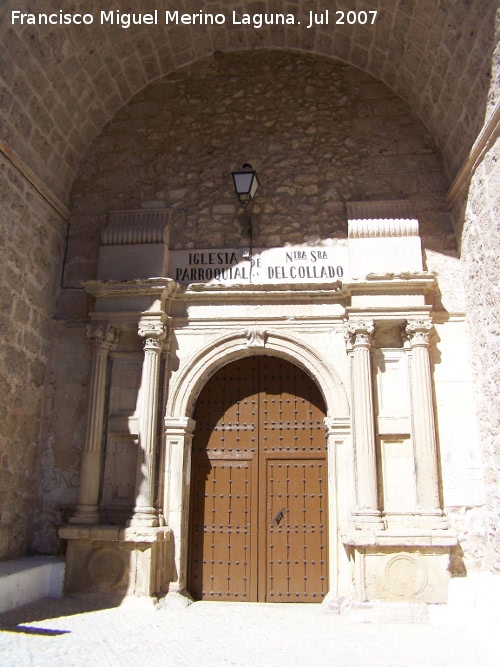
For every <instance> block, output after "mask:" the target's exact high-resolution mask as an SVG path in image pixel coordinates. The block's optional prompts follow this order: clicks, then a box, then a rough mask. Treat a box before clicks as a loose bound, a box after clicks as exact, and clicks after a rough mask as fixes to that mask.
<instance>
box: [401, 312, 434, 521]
mask: <svg viewBox="0 0 500 667" xmlns="http://www.w3.org/2000/svg"><path fill="white" fill-rule="evenodd" d="M432 329H433V325H432V322H431V321H430V320H416V321H413V322H408V325H407V326H406V329H405V331H406V334H407V336H408V341H409V343H410V347H411V400H412V419H413V440H414V445H413V446H414V451H415V467H416V486H417V503H418V506H419V510H420V511H422V512H423V513H424V514H432V515H438V516H440V515H441V514H442V512H441V508H440V500H439V480H438V465H437V445H436V431H435V423H434V403H433V395H432V378H431V365H430V359H429V339H430V336H431V332H432Z"/></svg>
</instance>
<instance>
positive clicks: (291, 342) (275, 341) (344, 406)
mask: <svg viewBox="0 0 500 667" xmlns="http://www.w3.org/2000/svg"><path fill="white" fill-rule="evenodd" d="M261 355H271V356H273V357H278V358H281V359H284V360H286V361H287V362H290V363H292V364H293V365H295V366H297V367H299V368H300V369H302V371H305V372H306V373H307V375H308V376H309V377H310V378H311V380H312V381H313V382H314V383H315V384H316V385H317V387H318V389H319V391H320V392H321V394H322V399H323V400H324V405H325V407H326V415H327V416H326V419H325V420H324V421H325V429H326V436H327V452H328V458H327V465H328V485H329V492H328V498H329V500H328V515H329V543H328V552H329V562H328V571H329V579H330V592H333V593H334V594H336V586H337V581H338V576H337V575H338V553H339V535H338V518H337V504H336V491H335V488H333V487H334V483H335V479H336V476H337V473H336V445H338V444H341V443H343V442H345V441H346V440H347V439H348V437H349V435H350V416H349V407H348V401H347V395H346V393H345V390H344V387H343V384H342V382H341V380H340V379H339V377H338V375H337V374H336V372H335V370H334V369H333V368H332V367H331V366H330V365H327V363H325V361H323V360H322V359H321V356H320V354H319V352H317V351H315V350H313V349H311V348H310V347H308V346H307V345H305V344H303V343H301V342H300V341H298V340H296V339H294V338H292V337H290V336H288V335H287V336H284V335H282V334H279V333H277V332H274V331H273V332H270V331H269V332H264V331H260V330H254V331H251V332H249V331H247V332H241V333H238V334H232V335H229V336H226V337H222V338H219V339H217V340H215V341H213V342H212V344H211V345H210V346H208V348H204V349H203V350H201V351H200V352H198V353H197V354H196V355H194V358H192V359H191V360H189V361H188V362H187V363H186V365H185V366H184V368H183V369H181V370H180V371H179V373H178V375H177V376H176V378H175V380H174V381H173V383H172V385H171V387H170V391H169V400H168V402H167V415H166V418H165V434H166V442H165V447H166V455H165V462H166V465H165V489H164V511H165V519H166V522H167V524H168V525H169V526H170V527H171V528H172V531H173V538H174V549H175V561H176V562H175V566H176V571H177V583H175V584H173V585H171V590H172V588H173V589H174V590H175V589H177V590H179V591H181V590H184V589H185V588H186V583H187V566H188V531H189V502H190V479H191V465H192V461H191V450H192V447H191V445H192V438H193V432H194V429H195V428H196V423H195V421H194V419H193V415H194V406H195V404H196V399H197V398H198V396H199V394H200V391H201V390H202V388H203V386H204V385H205V384H206V382H207V381H208V380H209V378H210V377H211V376H213V375H214V374H215V373H216V372H217V371H218V370H219V369H220V368H221V367H222V366H225V365H227V364H229V363H231V362H234V361H236V360H238V359H244V358H247V357H251V356H261Z"/></svg>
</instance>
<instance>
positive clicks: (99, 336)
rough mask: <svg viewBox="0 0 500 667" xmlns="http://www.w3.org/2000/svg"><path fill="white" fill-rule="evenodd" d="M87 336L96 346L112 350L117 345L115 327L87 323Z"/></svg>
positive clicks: (117, 332) (116, 330)
mask: <svg viewBox="0 0 500 667" xmlns="http://www.w3.org/2000/svg"><path fill="white" fill-rule="evenodd" d="M87 337H88V338H89V339H90V340H91V341H93V343H94V345H95V347H96V348H100V349H103V350H108V351H109V350H113V349H115V348H116V346H117V345H118V337H119V331H118V329H117V328H116V327H113V326H111V325H102V324H88V325H87Z"/></svg>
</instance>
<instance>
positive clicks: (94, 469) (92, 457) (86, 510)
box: [69, 325, 118, 524]
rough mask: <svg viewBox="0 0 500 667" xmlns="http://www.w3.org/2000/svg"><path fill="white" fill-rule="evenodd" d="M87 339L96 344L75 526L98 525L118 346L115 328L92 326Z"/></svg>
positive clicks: (73, 517) (71, 521)
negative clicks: (111, 370)
mask: <svg viewBox="0 0 500 667" xmlns="http://www.w3.org/2000/svg"><path fill="white" fill-rule="evenodd" d="M87 335H88V337H89V338H90V339H91V340H92V341H93V346H94V350H93V355H92V367H91V371H90V384H89V398H88V411H87V428H86V435H85V443H84V446H83V452H82V468H81V476H80V491H79V496H78V505H77V508H76V512H75V514H74V515H73V516H72V517H71V518H70V519H69V521H70V523H74V524H97V523H99V519H100V517H99V505H98V504H99V492H100V480H101V466H102V446H103V426H104V405H105V398H106V384H107V367H108V355H109V351H110V350H111V349H112V348H113V347H114V346H115V345H116V344H117V341H118V332H117V330H116V329H115V328H114V327H112V326H103V325H101V326H95V325H89V326H88V328H87Z"/></svg>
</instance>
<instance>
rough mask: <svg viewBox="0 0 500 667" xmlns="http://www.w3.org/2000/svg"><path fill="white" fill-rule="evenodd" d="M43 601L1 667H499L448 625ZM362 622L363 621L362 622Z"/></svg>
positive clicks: (317, 612)
mask: <svg viewBox="0 0 500 667" xmlns="http://www.w3.org/2000/svg"><path fill="white" fill-rule="evenodd" d="M96 607H99V605H96V604H95V601H94V602H93V601H91V600H82V599H71V598H63V599H61V600H50V599H46V600H40V601H38V602H35V603H33V604H31V605H27V606H25V607H21V608H19V609H16V610H14V611H11V612H7V613H4V614H1V615H0V665H1V666H2V667H14V666H15V667H25V666H27V665H33V666H36V667H38V666H40V667H41V666H45V665H50V667H58V666H59V665H64V666H65V667H73V666H75V667H77V666H79V665H82V666H83V665H85V666H87V665H92V667H101V665H102V666H106V667H115V666H128V665H130V666H131V667H132V666H134V667H135V666H136V665H139V664H140V665H143V666H144V667H154V666H155V665H162V667H165V666H170V665H185V666H191V665H196V666H197V667H211V666H218V665H237V666H238V667H240V666H241V667H243V666H246V665H252V666H253V665H257V666H258V667H267V666H269V667H271V666H272V667H281V666H285V665H286V666H287V667H294V666H297V667H298V666H302V665H304V666H306V665H307V667H312V666H315V665H334V666H335V667H356V666H358V665H359V666H361V665H363V667H364V666H365V665H370V667H400V666H404V667H413V666H415V667H417V666H418V667H426V666H429V667H438V666H443V667H444V666H445V665H446V666H448V665H453V666H454V667H462V666H463V667H473V666H474V665H478V666H479V665H480V666H481V667H490V666H491V667H493V665H497V664H498V662H497V659H495V657H494V655H493V651H494V648H493V647H494V641H493V640H490V642H488V640H487V639H485V638H484V636H483V637H481V635H480V634H473V633H472V632H469V631H466V630H463V629H461V628H457V627H451V626H448V625H447V624H445V623H439V622H435V621H434V622H431V623H409V622H399V623H395V622H389V623H388V622H380V621H379V622H373V623H367V622H359V620H360V619H359V617H357V620H356V618H355V616H356V615H355V614H354V615H353V614H351V615H349V616H346V617H345V616H339V615H336V614H331V613H328V614H327V613H324V612H323V610H322V607H321V606H320V605H305V604H304V605H297V604H295V605H293V604H257V603H256V604H252V603H243V604H242V603H228V602H197V603H195V604H193V605H191V606H189V607H186V608H182V609H169V608H155V607H154V606H153V605H152V604H149V603H148V604H147V603H138V602H135V603H127V604H125V605H122V606H120V607H115V608H107V609H106V608H104V609H103V608H102V605H101V606H100V607H101V608H98V609H96ZM357 621H358V622H357Z"/></svg>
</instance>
